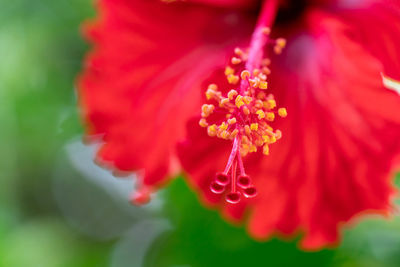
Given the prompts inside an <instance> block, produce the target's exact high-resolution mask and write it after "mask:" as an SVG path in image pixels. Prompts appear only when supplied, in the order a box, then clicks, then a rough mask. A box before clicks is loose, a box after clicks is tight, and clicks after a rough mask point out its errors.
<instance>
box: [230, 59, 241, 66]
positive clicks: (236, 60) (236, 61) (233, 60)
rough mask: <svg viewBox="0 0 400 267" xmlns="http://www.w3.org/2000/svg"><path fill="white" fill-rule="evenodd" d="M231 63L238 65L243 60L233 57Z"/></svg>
mask: <svg viewBox="0 0 400 267" xmlns="http://www.w3.org/2000/svg"><path fill="white" fill-rule="evenodd" d="M231 63H232V64H233V65H237V64H240V63H242V60H241V59H240V58H238V57H233V58H232V59H231Z"/></svg>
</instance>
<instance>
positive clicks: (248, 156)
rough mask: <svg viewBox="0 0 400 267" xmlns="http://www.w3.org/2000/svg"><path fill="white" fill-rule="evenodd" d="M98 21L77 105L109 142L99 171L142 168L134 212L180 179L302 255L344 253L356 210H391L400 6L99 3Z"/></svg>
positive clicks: (219, 0) (91, 132) (228, 0)
mask: <svg viewBox="0 0 400 267" xmlns="http://www.w3.org/2000/svg"><path fill="white" fill-rule="evenodd" d="M98 10H99V13H100V15H99V16H98V18H97V19H96V20H95V21H94V22H92V23H90V24H88V25H87V27H86V28H85V36H86V37H87V38H88V39H89V40H90V41H91V42H92V44H93V49H92V52H91V53H90V54H89V55H88V57H87V58H86V60H85V69H84V72H83V74H82V76H81V77H80V80H79V85H78V88H79V95H80V103H81V107H82V112H83V117H84V119H85V122H86V126H87V127H86V128H87V129H86V131H87V136H88V137H98V138H100V140H101V141H102V143H101V148H100V149H99V152H98V156H97V157H98V158H97V159H98V160H99V161H101V162H102V164H104V165H106V166H107V167H110V168H113V169H115V170H118V171H123V172H131V171H136V170H141V176H140V177H139V179H138V190H137V192H136V194H134V195H133V197H132V198H133V199H132V200H133V201H135V202H139V203H144V202H146V201H148V200H149V194H150V193H151V192H153V191H154V190H155V189H156V188H159V187H160V186H162V185H163V184H165V182H167V181H168V179H170V178H171V177H174V175H176V174H177V172H179V171H180V170H181V169H183V170H184V171H185V172H186V173H187V178H188V181H189V183H190V184H191V185H192V186H193V188H195V189H196V191H197V192H198V193H199V194H200V196H201V198H202V200H203V201H204V203H205V204H208V205H212V206H214V207H219V208H220V209H221V211H222V212H223V214H224V215H225V217H226V218H227V219H229V220H231V221H242V220H246V221H247V222H248V223H247V227H248V231H249V233H250V234H251V235H252V236H254V237H255V238H258V239H264V238H267V237H269V236H270V235H271V234H272V233H281V234H283V235H290V234H293V233H295V232H298V231H300V232H301V233H303V240H302V243H301V245H302V247H303V248H308V249H315V248H320V247H322V246H325V245H329V244H334V243H336V242H337V240H338V228H339V226H340V224H341V223H343V222H347V221H349V220H350V219H352V218H353V217H354V216H355V215H357V214H360V213H365V212H370V213H380V214H388V213H389V211H390V200H391V197H392V196H393V193H394V188H393V186H392V184H391V179H390V178H391V176H390V175H391V174H392V173H393V171H394V167H396V166H395V163H396V162H395V160H396V158H397V157H398V156H399V154H400V142H399V141H398V140H399V138H400V116H399V114H400V96H399V95H398V94H397V93H396V92H395V90H390V89H396V88H397V87H398V84H397V83H396V81H395V80H399V79H400V71H399V70H400V50H399V49H398V44H399V43H400V3H399V2H398V1H394V0H393V1H391V0H380V1H371V0H369V1H368V0H359V1H340V0H336V1H334V0H330V1H328V0H325V1H324V0H319V1H318V0H314V1H312V0H309V1H306V0H303V1H296V0H293V1H289V0H287V1H283V0H282V1H278V0H264V1H257V0H254V1H247V0H192V1H189V0H187V1H158V0H100V1H99V3H98ZM270 32H271V34H270ZM280 37H284V38H285V39H283V38H280ZM286 43H287V47H286V48H285V49H284V50H283V51H282V48H283V47H284V46H285V44H286ZM286 116H287V118H280V117H286ZM275 142H276V144H273V143H275ZM397 163H398V162H397Z"/></svg>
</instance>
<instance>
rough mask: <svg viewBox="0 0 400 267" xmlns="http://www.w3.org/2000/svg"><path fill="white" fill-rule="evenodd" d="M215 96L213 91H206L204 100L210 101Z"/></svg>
mask: <svg viewBox="0 0 400 267" xmlns="http://www.w3.org/2000/svg"><path fill="white" fill-rule="evenodd" d="M214 96H215V91H214V90H212V89H208V90H207V91H206V98H207V100H210V99H211V98H213V97H214Z"/></svg>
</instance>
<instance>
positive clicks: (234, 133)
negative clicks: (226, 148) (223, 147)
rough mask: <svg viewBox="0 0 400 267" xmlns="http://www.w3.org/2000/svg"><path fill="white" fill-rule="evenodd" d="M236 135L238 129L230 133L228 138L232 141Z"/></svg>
mask: <svg viewBox="0 0 400 267" xmlns="http://www.w3.org/2000/svg"><path fill="white" fill-rule="evenodd" d="M238 133H239V130H238V129H235V130H233V131H232V133H231V136H230V138H232V139H233V138H235V137H236V136H237V134H238Z"/></svg>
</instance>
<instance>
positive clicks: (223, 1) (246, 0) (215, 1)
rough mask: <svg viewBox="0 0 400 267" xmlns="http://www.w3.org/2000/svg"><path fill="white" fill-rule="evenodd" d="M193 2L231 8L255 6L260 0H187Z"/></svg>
mask: <svg viewBox="0 0 400 267" xmlns="http://www.w3.org/2000/svg"><path fill="white" fill-rule="evenodd" d="M186 1H189V2H193V3H202V4H206V5H213V6H217V7H230V8H248V9H251V8H255V7H256V6H257V3H258V0H186Z"/></svg>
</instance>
